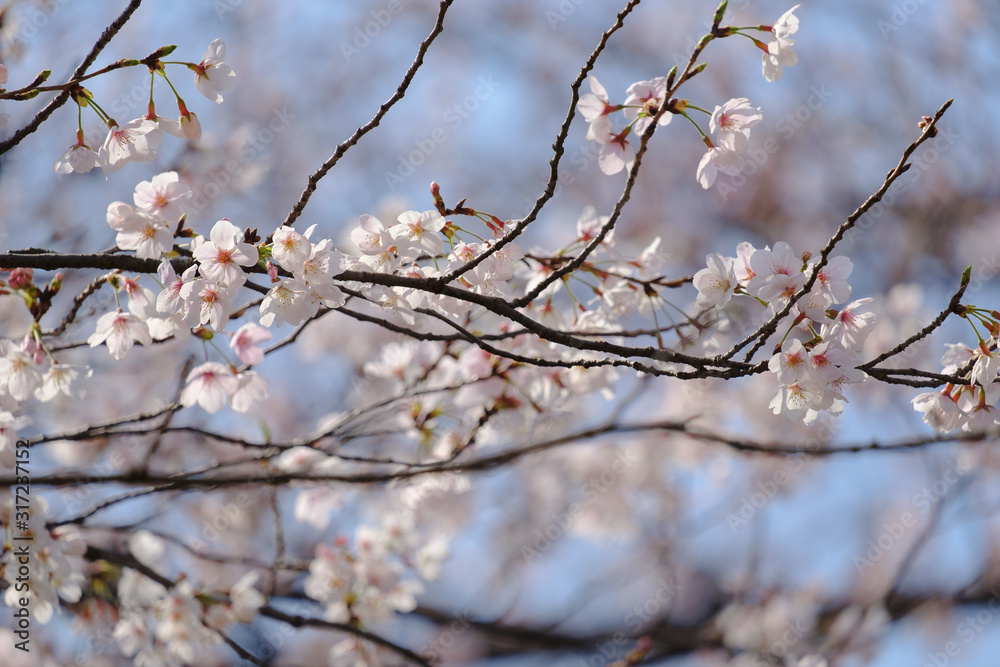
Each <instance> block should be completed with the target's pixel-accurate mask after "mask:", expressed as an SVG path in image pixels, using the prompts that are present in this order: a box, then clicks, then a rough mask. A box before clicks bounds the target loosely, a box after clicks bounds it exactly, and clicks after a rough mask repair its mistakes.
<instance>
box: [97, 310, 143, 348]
mask: <svg viewBox="0 0 1000 667" xmlns="http://www.w3.org/2000/svg"><path fill="white" fill-rule="evenodd" d="M152 342H153V340H152V338H151V337H150V335H149V328H148V327H147V326H146V323H145V322H143V321H142V320H140V319H139V318H138V317H136V316H135V315H133V314H132V313H125V312H122V311H121V310H117V311H112V312H110V313H105V314H104V315H101V317H100V319H98V320H97V331H95V332H94V333H93V334H91V336H90V338H88V339H87V343H88V344H89V345H90V347H97V346H98V345H100V344H102V343H106V344H107V346H108V352H110V353H111V356H112V357H114V358H115V359H119V360H120V359H124V358H125V355H126V354H128V351H129V350H131V349H132V345H133V344H134V343H139V344H141V345H149V344H151V343H152Z"/></svg>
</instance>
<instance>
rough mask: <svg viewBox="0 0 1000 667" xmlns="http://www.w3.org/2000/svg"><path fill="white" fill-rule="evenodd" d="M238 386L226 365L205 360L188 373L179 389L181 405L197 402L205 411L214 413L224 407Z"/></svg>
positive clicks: (188, 405)
mask: <svg viewBox="0 0 1000 667" xmlns="http://www.w3.org/2000/svg"><path fill="white" fill-rule="evenodd" d="M238 386H239V381H238V380H237V379H236V377H235V376H234V375H233V373H232V371H230V370H229V367H228V366H224V365H223V364H220V363H218V362H216V361H207V362H205V363H203V364H201V365H200V366H197V367H196V368H194V369H193V370H192V371H191V372H190V373H189V374H188V376H187V384H186V386H185V387H184V389H183V390H182V391H181V405H184V406H187V407H190V406H192V405H195V404H198V405H200V406H201V407H202V409H204V410H205V412H209V413H216V412H218V411H219V410H221V409H222V408H223V407H225V405H226V401H228V400H229V396H230V395H231V394H232V393H233V392H234V391H236V389H237V388H238Z"/></svg>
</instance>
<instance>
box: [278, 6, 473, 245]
mask: <svg viewBox="0 0 1000 667" xmlns="http://www.w3.org/2000/svg"><path fill="white" fill-rule="evenodd" d="M454 1H455V0H441V5H440V7H439V8H438V14H437V21H435V23H434V28H433V29H432V30H431V32H430V34H429V35H427V37H425V38H424V41H422V42H420V46H419V47H418V48H417V56H416V58H414V59H413V62H412V63H411V64H410V67H409V69H407V70H406V74H404V75H403V78H402V80H401V81H400V83H399V87H398V88H397V89H396V92H395V93H393V94H392V97H390V98H389V99H388V100H386V101H385V102H384V103H383V104H382V106H380V107H379V108H378V111H377V112H376V113H375V116H373V117H372V119H371V120H370V121H368V122H367V123H365V124H364V125H362V126H361V127H359V128H358V129H357V130H355V132H354V134H352V135H351V136H350V138H348V139H347V140H346V141H344V142H343V143H341V144H340V145H338V146H337V149H336V150H335V151H334V152H333V155H331V156H330V157H329V159H327V161H326V162H324V163H323V165H322V166H321V167H320V168H319V169H317V170H316V171H315V172H313V174H312V175H310V176H309V181H308V184H307V185H306V188H305V190H303V191H302V194H301V195H299V200H298V201H297V202H295V206H293V207H292V210H291V211H289V212H288V215H287V216H286V217H285V220H284V222H282V223H281V224H282V225H285V226H289V227H290V226H292V225H293V224H295V220H296V219H297V218H298V217H299V216H300V215H301V214H302V211H303V210H304V209H305V207H306V204H308V203H309V198H310V197H312V194H313V192H315V191H316V186H317V184H318V183H319V182H320V179H322V178H323V177H324V176H326V174H327V173H328V172H329V171H330V170H331V169H333V167H334V165H336V164H337V162H339V161H340V158H342V157H343V156H344V153H346V152H347V151H348V149H350V148H351V147H352V146H354V145H355V144H356V143H358V141H360V140H361V137H363V136H365V135H366V134H368V133H369V132H370V131H371V130H373V129H375V128H376V127H378V125H379V123H381V122H382V118H384V117H385V115H386V114H387V113H389V109H391V108H392V107H393V105H395V104H396V102H398V101H399V100H401V99H403V95H405V94H406V90H407V88H409V87H410V82H411V81H413V77H414V76H416V74H417V70H418V69H420V66H421V65H423V63H424V56H425V55H426V54H427V49H429V48H430V46H431V44H432V43H433V42H434V40H435V38H437V36H438V35H439V34H441V31H442V30H443V29H444V17H445V14H447V13H448V8H449V7H451V5H452V3H453V2H454ZM270 239H271V237H270V236H268V241H270Z"/></svg>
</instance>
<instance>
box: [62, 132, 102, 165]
mask: <svg viewBox="0 0 1000 667" xmlns="http://www.w3.org/2000/svg"><path fill="white" fill-rule="evenodd" d="M100 163H101V159H100V156H99V155H98V154H97V151H95V150H93V149H92V148H91V147H90V145H89V144H87V143H86V142H85V141H84V138H83V132H82V131H77V133H76V143H75V144H73V145H72V146H70V147H69V148H67V149H66V152H65V153H63V154H62V155H61V156H60V157H59V159H58V160H56V162H55V164H54V165H53V167H52V169H53V171H55V173H57V174H69V173H72V172H76V173H78V174H85V173H87V172H88V171H90V170H91V169H93V168H94V167H97V166H98V165H100Z"/></svg>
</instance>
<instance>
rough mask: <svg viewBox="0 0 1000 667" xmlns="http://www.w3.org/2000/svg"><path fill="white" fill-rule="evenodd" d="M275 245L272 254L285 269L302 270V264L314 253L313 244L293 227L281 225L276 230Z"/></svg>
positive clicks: (289, 270)
mask: <svg viewBox="0 0 1000 667" xmlns="http://www.w3.org/2000/svg"><path fill="white" fill-rule="evenodd" d="M273 239H274V246H273V247H272V248H271V256H272V257H274V260H275V261H276V262H278V265H279V266H280V267H281V268H283V269H284V270H285V271H288V272H290V273H295V272H297V271H301V270H302V266H303V265H304V264H305V262H306V260H307V259H309V256H310V255H311V254H312V244H311V243H310V242H309V239H307V238H306V237H305V236H303V235H302V234H299V233H298V232H297V231H295V230H294V229H292V228H291V227H285V226H281V227H278V229H277V230H276V231H275V232H274V236H273Z"/></svg>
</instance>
